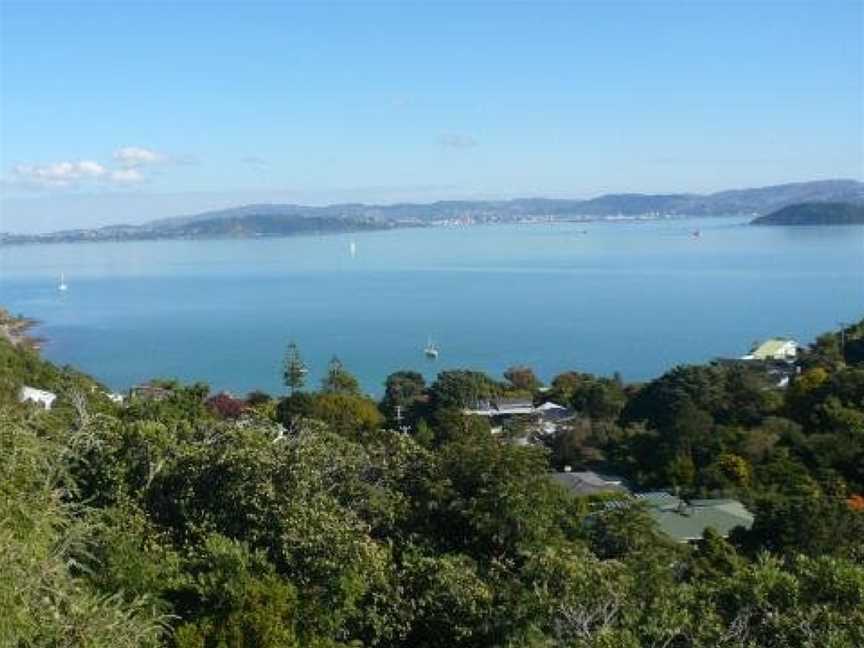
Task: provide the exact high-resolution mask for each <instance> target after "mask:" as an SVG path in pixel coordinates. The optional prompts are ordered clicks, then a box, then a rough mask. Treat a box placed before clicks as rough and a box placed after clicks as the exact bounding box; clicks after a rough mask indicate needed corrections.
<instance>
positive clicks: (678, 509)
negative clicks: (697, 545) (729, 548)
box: [635, 492, 753, 542]
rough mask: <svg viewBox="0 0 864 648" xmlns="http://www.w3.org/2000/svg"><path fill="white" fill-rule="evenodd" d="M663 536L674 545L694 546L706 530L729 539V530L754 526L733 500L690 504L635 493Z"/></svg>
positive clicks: (670, 497)
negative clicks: (681, 543) (667, 537)
mask: <svg viewBox="0 0 864 648" xmlns="http://www.w3.org/2000/svg"><path fill="white" fill-rule="evenodd" d="M635 497H636V499H637V500H639V501H642V502H645V504H646V505H647V507H648V513H649V515H650V516H651V517H652V518H653V519H654V521H655V522H656V523H657V526H658V527H659V528H660V530H661V531H663V533H665V534H666V535H668V536H669V537H670V538H672V539H673V540H676V541H677V542H696V541H698V540H701V539H702V534H703V533H704V532H705V529H707V528H708V527H711V528H713V529H714V530H715V531H716V532H717V533H718V534H719V535H720V536H721V537H723V538H728V537H729V534H730V533H731V532H732V529H734V528H736V527H744V528H745V529H749V528H750V527H752V526H753V514H752V513H750V511H748V510H747V509H746V508H745V507H744V505H743V504H742V503H741V502H739V501H738V500H735V499H696V500H691V501H690V502H685V501H684V500H682V499H680V498H678V497H676V496H674V495H670V494H669V493H663V492H654V493H636V494H635Z"/></svg>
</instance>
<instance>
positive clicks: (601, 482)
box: [551, 471, 627, 496]
mask: <svg viewBox="0 0 864 648" xmlns="http://www.w3.org/2000/svg"><path fill="white" fill-rule="evenodd" d="M551 477H552V479H553V480H554V481H556V482H557V483H559V484H560V485H561V486H563V487H564V488H566V489H567V490H568V491H569V492H570V493H571V494H572V495H580V496H583V495H594V494H597V493H626V492H627V489H626V488H624V487H623V486H622V485H621V482H620V481H610V480H608V479H606V478H604V477H601V476H600V475H598V474H597V473H595V472H591V471H581V472H557V473H552V475H551Z"/></svg>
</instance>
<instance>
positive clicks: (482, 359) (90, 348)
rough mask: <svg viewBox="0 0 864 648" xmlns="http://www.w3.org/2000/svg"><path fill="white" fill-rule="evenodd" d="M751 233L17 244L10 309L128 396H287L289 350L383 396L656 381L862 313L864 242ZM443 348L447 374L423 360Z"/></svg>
mask: <svg viewBox="0 0 864 648" xmlns="http://www.w3.org/2000/svg"><path fill="white" fill-rule="evenodd" d="M746 222H747V221H746V219H742V218H711V219H686V220H660V221H640V222H634V221H618V222H608V221H607V222H596V223H584V224H582V223H579V224H540V225H488V226H474V227H439V228H426V229H404V230H395V231H386V232H376V233H365V234H352V235H349V234H346V235H332V236H321V237H311V236H310V237H296V238H281V239H259V240H214V241H156V242H135V243H93V244H61V245H32V246H20V247H19V246H12V247H9V246H7V247H0V305H2V306H5V307H7V308H8V309H9V310H11V311H12V312H13V313H21V314H23V315H26V316H28V317H33V318H36V319H38V320H40V322H41V325H40V326H38V327H37V328H36V329H35V330H34V332H33V333H34V334H35V335H39V336H42V337H45V338H46V339H47V343H46V344H45V346H44V349H43V353H44V355H45V356H46V357H47V358H48V359H50V360H52V361H55V362H58V363H61V364H66V363H68V364H71V365H74V366H76V367H78V368H80V369H82V370H84V371H86V372H88V373H90V374H92V375H94V376H95V377H96V378H98V379H99V380H101V381H103V382H104V383H105V384H106V385H108V386H109V387H110V388H112V389H114V390H123V389H126V388H128V387H130V386H131V385H133V384H136V383H138V382H141V381H144V380H146V379H149V378H152V377H176V378H180V379H182V380H185V381H192V380H204V381H206V382H209V383H210V385H211V386H212V387H213V388H214V389H228V390H231V391H232V392H235V393H238V394H242V393H245V392H247V391H249V390H252V389H264V390H267V391H270V392H274V393H275V392H279V391H281V390H282V389H283V388H282V387H281V362H282V357H283V353H284V350H285V346H286V345H287V344H288V342H289V341H290V340H295V341H296V342H297V343H298V345H299V346H300V351H301V354H302V355H303V357H304V359H305V360H306V363H307V364H308V365H309V367H310V376H309V378H310V383H313V384H314V383H316V382H317V381H318V380H319V379H320V377H321V375H322V373H323V372H324V371H325V370H326V365H327V362H328V360H329V359H330V358H331V356H333V355H334V354H335V355H337V356H338V357H339V358H340V359H341V360H342V361H343V363H344V364H345V366H346V367H347V368H348V369H349V370H350V371H351V372H353V373H354V374H355V375H356V376H358V378H359V379H360V380H361V382H362V383H363V385H364V387H365V388H366V389H367V390H368V391H369V392H370V393H373V394H376V395H380V394H381V393H382V391H383V387H382V383H383V381H384V379H385V378H386V376H387V375H388V374H389V373H391V372H393V371H396V370H398V369H415V370H418V371H421V372H422V373H424V374H425V375H426V376H427V377H428V378H430V379H432V378H434V376H435V374H436V373H437V372H438V371H440V370H442V369H449V368H474V369H481V370H484V371H487V372H489V373H490V374H495V375H499V376H500V374H501V372H502V371H503V370H504V369H505V368H507V367H508V366H511V365H514V364H526V365H529V366H531V367H533V368H534V369H535V371H537V373H538V375H540V377H541V378H543V379H547V380H548V379H549V378H551V377H552V376H554V375H555V374H556V373H559V372H562V371H565V370H568V369H577V370H580V371H589V372H594V373H599V374H612V373H613V372H614V371H619V372H621V374H622V375H623V377H624V379H625V380H644V379H648V378H651V377H654V376H657V375H659V374H661V373H663V372H664V371H665V370H667V369H669V368H671V367H672V366H674V365H676V364H685V363H701V362H706V361H708V360H711V359H712V358H716V357H719V356H739V355H742V354H743V353H745V352H747V351H748V350H749V348H750V346H751V344H752V343H753V342H754V341H755V340H759V339H764V338H766V337H769V336H791V337H794V338H796V339H798V340H800V341H802V342H809V341H811V340H812V339H813V337H814V336H815V335H817V334H819V333H821V332H823V331H825V330H827V329H832V328H837V327H838V322H844V321H853V320H857V319H860V318H861V317H862V316H864V227H752V226H748V225H747V224H746ZM696 230H699V232H700V236H698V237H696V236H694V235H693V232H694V231H696ZM352 242H354V246H353V247H354V254H353V255H352V253H351V248H352V245H351V243H352ZM61 272H63V273H64V275H65V280H66V283H67V284H68V286H69V289H68V290H67V291H66V292H60V291H58V289H57V285H58V277H59V275H60V273H61ZM430 337H431V338H432V339H433V340H434V341H435V342H436V343H437V345H438V347H439V348H440V350H441V355H440V357H439V358H438V359H437V360H428V359H427V358H425V357H424V354H423V347H424V346H425V345H426V343H427V339H428V338H430Z"/></svg>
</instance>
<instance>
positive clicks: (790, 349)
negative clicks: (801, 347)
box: [741, 338, 798, 362]
mask: <svg viewBox="0 0 864 648" xmlns="http://www.w3.org/2000/svg"><path fill="white" fill-rule="evenodd" d="M797 355H798V343H797V342H796V341H795V340H788V339H786V338H771V339H770V340H765V342H762V343H761V344H758V345H756V346H755V347H754V348H753V350H752V351H750V353H748V354H747V355H745V356H743V357H742V358H741V359H742V360H786V361H787V362H791V361H792V360H794V359H795V358H796V356H797Z"/></svg>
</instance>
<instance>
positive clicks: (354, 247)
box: [348, 241, 357, 258]
mask: <svg viewBox="0 0 864 648" xmlns="http://www.w3.org/2000/svg"><path fill="white" fill-rule="evenodd" d="M348 253H349V254H350V255H351V258H354V257H355V256H357V243H356V242H354V241H351V242H350V243H349V244H348Z"/></svg>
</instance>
